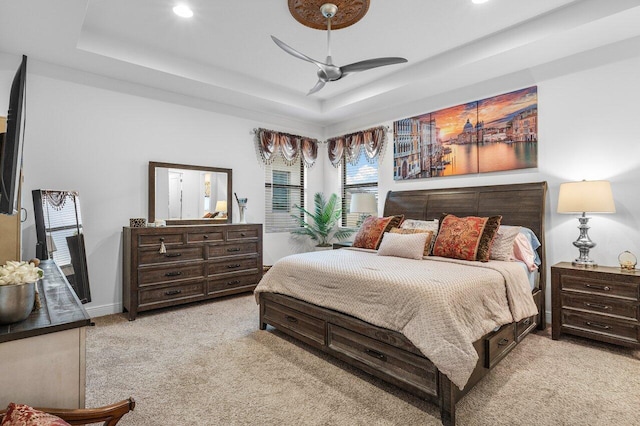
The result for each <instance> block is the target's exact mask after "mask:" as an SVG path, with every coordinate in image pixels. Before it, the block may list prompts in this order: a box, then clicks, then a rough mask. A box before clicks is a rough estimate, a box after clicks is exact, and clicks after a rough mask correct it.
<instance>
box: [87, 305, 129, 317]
mask: <svg viewBox="0 0 640 426" xmlns="http://www.w3.org/2000/svg"><path fill="white" fill-rule="evenodd" d="M85 309H86V310H87V313H88V314H89V316H90V317H91V318H97V317H103V316H105V315H113V314H119V313H121V312H122V304H121V303H112V304H110V305H102V306H90V307H85Z"/></svg>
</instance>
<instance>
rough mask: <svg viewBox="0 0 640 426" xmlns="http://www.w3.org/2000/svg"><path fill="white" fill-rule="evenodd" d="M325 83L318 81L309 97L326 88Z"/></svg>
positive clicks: (310, 91)
mask: <svg viewBox="0 0 640 426" xmlns="http://www.w3.org/2000/svg"><path fill="white" fill-rule="evenodd" d="M324 84H325V82H324V81H322V80H318V82H317V83H316V85H315V86H313V87H312V88H311V90H309V93H307V96H309V95H312V94H314V93H316V92H317V91H318V90H320V89H322V88H323V87H324Z"/></svg>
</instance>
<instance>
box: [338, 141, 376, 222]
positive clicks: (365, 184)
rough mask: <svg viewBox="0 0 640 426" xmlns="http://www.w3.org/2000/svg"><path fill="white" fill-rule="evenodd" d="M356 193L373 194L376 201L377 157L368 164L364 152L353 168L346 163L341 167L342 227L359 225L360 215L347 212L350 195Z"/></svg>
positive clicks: (349, 205)
mask: <svg viewBox="0 0 640 426" xmlns="http://www.w3.org/2000/svg"><path fill="white" fill-rule="evenodd" d="M356 192H370V193H373V194H374V195H375V197H376V201H377V200H378V157H376V158H375V159H374V160H372V162H371V163H370V162H369V161H367V158H366V157H365V154H364V150H363V151H361V152H360V157H358V162H357V163H356V165H355V166H354V165H352V164H349V163H347V162H346V161H344V162H343V165H342V226H347V227H356V226H358V225H359V220H360V216H361V214H360V213H350V212H349V209H350V207H351V194H354V193H356Z"/></svg>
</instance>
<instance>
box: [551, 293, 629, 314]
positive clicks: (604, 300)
mask: <svg viewBox="0 0 640 426" xmlns="http://www.w3.org/2000/svg"><path fill="white" fill-rule="evenodd" d="M561 300H562V307H563V308H569V309H579V310H581V311H588V312H594V313H599V314H605V315H615V316H617V317H621V318H625V319H630V320H634V321H638V304H637V303H636V302H632V301H627V300H621V299H616V298H613V297H602V296H600V295H591V294H577V293H569V292H565V291H563V292H562V293H561Z"/></svg>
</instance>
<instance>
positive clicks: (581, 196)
mask: <svg viewBox="0 0 640 426" xmlns="http://www.w3.org/2000/svg"><path fill="white" fill-rule="evenodd" d="M586 212H590V213H615V212H616V206H615V204H614V202H613V194H612V193H611V184H610V183H609V181H606V180H592V181H586V180H583V181H581V182H567V183H563V184H561V185H560V193H559V194H558V213H586Z"/></svg>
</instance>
